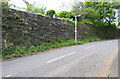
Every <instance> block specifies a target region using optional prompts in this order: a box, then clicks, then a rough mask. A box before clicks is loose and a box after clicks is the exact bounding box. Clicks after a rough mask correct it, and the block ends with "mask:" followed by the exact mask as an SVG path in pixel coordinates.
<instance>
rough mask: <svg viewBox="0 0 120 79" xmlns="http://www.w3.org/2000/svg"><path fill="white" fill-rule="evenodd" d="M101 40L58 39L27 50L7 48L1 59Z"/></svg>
mask: <svg viewBox="0 0 120 79" xmlns="http://www.w3.org/2000/svg"><path fill="white" fill-rule="evenodd" d="M99 40H102V39H101V38H97V37H86V38H84V39H82V40H78V41H77V42H75V41H74V39H71V38H69V39H66V40H61V39H60V38H56V39H55V40H52V41H50V42H48V43H42V44H39V45H36V46H31V47H29V48H22V47H18V46H16V47H11V48H10V47H9V48H4V49H3V50H2V52H1V53H2V58H3V59H9V58H12V57H20V56H23V55H26V54H32V53H37V52H41V51H45V50H50V49H54V48H60V47H67V46H72V45H80V44H84V43H88V42H92V41H99Z"/></svg>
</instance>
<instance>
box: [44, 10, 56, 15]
mask: <svg viewBox="0 0 120 79" xmlns="http://www.w3.org/2000/svg"><path fill="white" fill-rule="evenodd" d="M54 14H55V11H54V10H48V11H47V12H46V15H48V16H50V17H52V16H53V15H54Z"/></svg>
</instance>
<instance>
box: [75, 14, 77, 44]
mask: <svg viewBox="0 0 120 79" xmlns="http://www.w3.org/2000/svg"><path fill="white" fill-rule="evenodd" d="M75 42H77V16H75Z"/></svg>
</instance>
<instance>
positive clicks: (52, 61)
mask: <svg viewBox="0 0 120 79" xmlns="http://www.w3.org/2000/svg"><path fill="white" fill-rule="evenodd" d="M75 53H76V52H72V53H70V54H67V55H63V56H60V57H58V58H55V59H52V60H50V61H47V62H46V63H50V62H53V61H55V60H58V59H61V58H64V57H67V56H70V55H72V54H75Z"/></svg>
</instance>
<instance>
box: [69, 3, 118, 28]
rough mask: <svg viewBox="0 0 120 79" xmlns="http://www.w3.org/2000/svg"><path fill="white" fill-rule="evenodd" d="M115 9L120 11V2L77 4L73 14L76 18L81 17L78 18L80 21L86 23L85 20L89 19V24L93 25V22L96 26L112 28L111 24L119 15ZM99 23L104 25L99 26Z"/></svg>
mask: <svg viewBox="0 0 120 79" xmlns="http://www.w3.org/2000/svg"><path fill="white" fill-rule="evenodd" d="M115 9H116V10H118V9H120V3H119V2H85V3H84V4H83V3H81V4H78V3H76V5H74V6H73V8H72V10H71V12H72V14H73V15H74V16H76V15H81V16H80V17H78V19H79V20H78V21H83V22H84V19H88V20H89V22H88V20H87V22H88V23H90V24H91V22H92V24H93V25H94V26H99V27H102V26H111V24H113V22H114V21H115V19H116V14H117V12H116V11H115ZM90 21H91V22H90ZM85 22H86V21H85ZM99 23H102V24H101V25H99Z"/></svg>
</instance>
